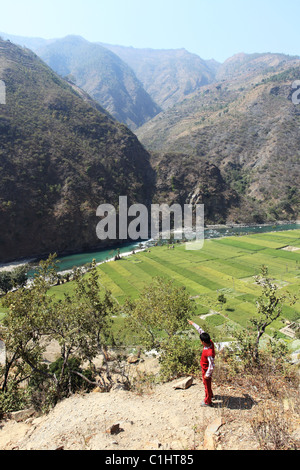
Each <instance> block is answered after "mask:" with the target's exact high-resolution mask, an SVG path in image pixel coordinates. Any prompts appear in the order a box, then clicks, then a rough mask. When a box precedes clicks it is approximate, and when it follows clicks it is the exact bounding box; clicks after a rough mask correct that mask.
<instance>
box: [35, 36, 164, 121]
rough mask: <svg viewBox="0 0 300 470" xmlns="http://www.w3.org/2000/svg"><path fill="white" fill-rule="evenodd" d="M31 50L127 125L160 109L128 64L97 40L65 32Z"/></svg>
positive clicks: (147, 117) (143, 119) (148, 116)
mask: <svg viewBox="0 0 300 470" xmlns="http://www.w3.org/2000/svg"><path fill="white" fill-rule="evenodd" d="M35 52H36V53H37V55H38V56H39V57H41V58H42V59H43V60H44V61H45V62H46V63H47V64H48V65H49V66H50V67H51V68H52V69H53V70H54V71H55V72H57V73H58V74H59V75H61V76H63V77H65V76H67V77H69V79H70V80H71V81H74V82H75V83H76V85H78V86H79V87H80V88H82V89H83V90H85V91H86V92H87V93H88V94H89V95H90V96H91V97H92V98H93V99H94V100H96V101H97V102H98V103H100V104H101V106H103V107H104V108H105V109H107V110H108V111H109V112H110V113H111V114H112V115H113V116H114V117H115V118H116V119H117V120H118V121H120V122H122V123H124V124H126V125H127V126H129V127H130V128H131V129H136V128H137V127H139V126H141V125H142V124H144V123H145V122H147V121H148V120H149V119H151V118H152V117H154V116H155V115H156V114H157V113H158V112H160V108H159V106H158V105H157V104H155V103H154V102H153V100H152V99H151V98H150V96H149V95H148V93H146V91H145V90H144V89H143V86H142V84H141V83H140V82H139V80H138V79H137V78H136V76H135V74H134V72H133V71H132V70H131V68H130V67H129V66H128V65H127V64H126V63H125V62H124V61H122V60H121V59H120V58H119V57H118V56H117V55H116V54H114V53H112V52H111V51H109V50H108V49H106V48H104V47H102V46H100V45H99V44H94V43H90V42H88V41H86V40H85V39H83V38H81V37H78V36H68V37H66V38H64V39H59V40H57V41H55V42H52V43H51V44H49V45H46V46H44V47H39V48H37V49H35Z"/></svg>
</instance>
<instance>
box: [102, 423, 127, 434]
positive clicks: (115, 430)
mask: <svg viewBox="0 0 300 470" xmlns="http://www.w3.org/2000/svg"><path fill="white" fill-rule="evenodd" d="M122 431H123V429H122V428H120V423H117V424H113V425H112V426H110V428H108V429H107V430H106V432H107V434H112V435H114V434H119V433H120V432H122Z"/></svg>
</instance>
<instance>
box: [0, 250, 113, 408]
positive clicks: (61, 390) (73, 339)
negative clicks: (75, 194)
mask: <svg viewBox="0 0 300 470" xmlns="http://www.w3.org/2000/svg"><path fill="white" fill-rule="evenodd" d="M56 264H57V262H56V259H55V256H54V255H53V256H50V257H49V259H48V260H47V261H42V262H41V263H40V265H39V268H38V272H37V274H36V275H35V278H34V280H33V283H32V285H31V286H30V287H27V288H21V289H19V290H17V291H16V292H11V293H9V294H7V296H6V297H5V299H4V305H5V306H7V307H8V308H9V312H8V313H7V315H6V316H5V318H4V320H3V328H2V329H1V337H2V338H3V340H4V342H5V345H6V356H7V359H6V365H5V367H4V368H3V370H2V374H1V382H0V384H1V390H2V393H4V394H8V393H10V392H9V390H11V389H12V388H11V387H12V384H14V385H15V386H16V385H17V384H21V383H24V382H27V381H29V384H30V386H29V388H28V390H29V391H31V394H32V401H33V402H34V403H35V404H36V405H37V406H43V405H42V404H38V403H37V402H38V396H39V395H40V396H41V399H42V400H43V401H44V402H48V403H50V402H51V403H56V402H57V401H58V400H59V399H61V398H62V397H64V396H66V394H68V393H72V392H73V391H74V390H75V389H77V387H78V386H79V385H80V384H81V385H82V380H84V381H85V382H86V383H87V384H88V385H89V386H90V385H99V386H102V387H103V388H104V389H105V388H108V387H109V386H110V385H111V377H110V374H109V371H108V369H107V370H106V373H105V372H103V373H101V372H99V373H100V379H99V380H100V383H99V382H94V381H93V380H91V377H92V376H91V372H90V371H82V370H81V368H80V364H81V362H83V361H92V359H93V358H94V357H95V356H96V355H99V354H105V351H106V347H107V342H108V340H109V339H110V340H111V321H110V317H111V314H112V311H113V309H114V311H115V312H116V310H117V307H116V306H115V304H114V301H113V300H112V298H111V295H110V293H109V292H107V291H105V292H102V290H101V289H100V285H99V280H98V273H97V269H96V266H95V263H93V266H92V269H91V271H90V272H89V273H88V274H87V275H86V276H85V277H83V276H82V273H81V271H80V270H75V272H74V274H73V275H74V279H75V281H74V282H75V292H74V294H73V296H72V297H71V296H70V295H68V294H65V295H64V298H63V299H62V300H55V299H54V298H53V296H52V295H49V293H48V290H49V287H50V285H51V283H53V282H55V279H56V278H55V275H56ZM53 340H55V341H57V343H58V344H59V346H60V358H59V359H58V362H57V364H55V365H53V366H51V367H50V368H49V369H48V368H47V367H45V364H44V362H43V353H44V352H45V348H46V346H47V344H48V343H49V342H50V341H53ZM47 390H49V394H50V395H51V396H49V395H48V394H47Z"/></svg>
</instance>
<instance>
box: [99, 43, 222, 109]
mask: <svg viewBox="0 0 300 470" xmlns="http://www.w3.org/2000/svg"><path fill="white" fill-rule="evenodd" d="M103 46H105V47H106V48H107V49H110V50H111V51H113V52H114V53H115V54H117V55H118V56H119V57H120V58H121V59H122V60H123V61H124V62H126V63H127V64H128V65H129V66H130V67H131V68H132V69H133V70H134V72H135V74H136V76H137V77H138V79H139V80H140V81H141V82H142V84H143V86H144V88H145V90H146V91H147V92H148V93H149V95H150V96H151V97H152V99H153V100H154V101H155V102H156V103H158V104H159V105H160V106H161V107H162V108H163V109H167V108H169V107H170V106H173V105H174V104H175V103H177V102H179V101H181V100H183V99H184V98H185V97H186V96H187V95H188V94H190V93H192V92H194V91H196V90H198V89H199V88H200V87H202V86H203V85H207V84H208V83H211V82H212V81H213V80H214V77H215V73H216V71H217V69H218V63H217V62H216V61H205V60H203V59H201V58H200V57H199V56H198V55H196V54H192V53H190V52H188V51H186V50H185V49H170V50H156V49H136V48H133V47H124V46H113V45H110V44H103Z"/></svg>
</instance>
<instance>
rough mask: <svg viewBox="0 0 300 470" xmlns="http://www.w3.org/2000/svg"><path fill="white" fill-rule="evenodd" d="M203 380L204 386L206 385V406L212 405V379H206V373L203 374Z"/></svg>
mask: <svg viewBox="0 0 300 470" xmlns="http://www.w3.org/2000/svg"><path fill="white" fill-rule="evenodd" d="M202 379H203V384H204V389H205V399H204V403H205V404H206V405H211V400H212V396H213V394H212V389H211V378H209V379H206V378H205V372H202Z"/></svg>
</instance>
